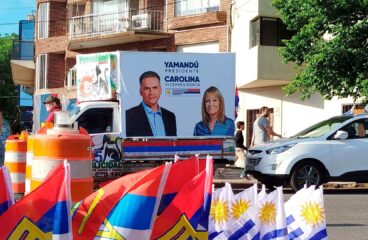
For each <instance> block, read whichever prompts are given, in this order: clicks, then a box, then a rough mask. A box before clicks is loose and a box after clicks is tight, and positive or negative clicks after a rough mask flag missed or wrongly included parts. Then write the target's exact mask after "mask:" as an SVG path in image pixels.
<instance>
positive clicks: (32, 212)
mask: <svg viewBox="0 0 368 240" xmlns="http://www.w3.org/2000/svg"><path fill="white" fill-rule="evenodd" d="M2 171H3V169H2ZM3 172H4V171H3ZM9 183H11V182H10V180H9V179H7V178H3V177H1V178H0V184H1V185H3V186H4V185H7V186H8V185H9ZM1 191H2V192H1V195H3V194H5V193H4V191H3V188H1ZM1 199H2V200H3V199H4V198H3V196H2V197H1ZM7 201H8V202H11V200H10V199H9V198H8V199H7ZM70 208H71V200H70V167H69V164H67V163H64V164H61V165H60V166H58V167H56V168H54V169H53V170H52V171H51V172H50V173H49V174H48V176H47V177H46V178H45V180H44V182H43V184H41V185H40V186H39V187H38V188H37V189H35V190H34V191H32V192H31V193H29V194H28V195H26V196H25V197H24V198H22V199H21V200H19V201H18V202H16V203H15V204H13V205H11V206H10V207H9V208H8V209H7V210H5V211H4V212H3V213H2V214H1V215H0V226H1V228H0V239H72V235H71V234H72V232H71V217H70V214H69V213H70Z"/></svg>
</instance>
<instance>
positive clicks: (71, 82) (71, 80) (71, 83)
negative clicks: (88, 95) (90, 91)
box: [66, 68, 77, 90]
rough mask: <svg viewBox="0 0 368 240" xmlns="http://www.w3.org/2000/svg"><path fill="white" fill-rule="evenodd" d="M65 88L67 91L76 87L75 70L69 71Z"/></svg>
mask: <svg viewBox="0 0 368 240" xmlns="http://www.w3.org/2000/svg"><path fill="white" fill-rule="evenodd" d="M66 86H67V88H68V90H70V89H72V88H76V87H77V70H76V69H75V68H71V69H69V71H68V77H67V83H66Z"/></svg>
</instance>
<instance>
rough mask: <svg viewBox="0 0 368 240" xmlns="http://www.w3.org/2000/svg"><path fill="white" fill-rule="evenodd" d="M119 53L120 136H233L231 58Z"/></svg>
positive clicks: (193, 54)
mask: <svg viewBox="0 0 368 240" xmlns="http://www.w3.org/2000/svg"><path fill="white" fill-rule="evenodd" d="M119 55H120V61H119V62H120V74H121V75H120V78H121V81H120V83H121V89H120V90H121V92H120V98H121V102H122V103H123V104H122V105H121V114H122V118H121V126H122V132H121V135H122V137H124V138H125V137H145V138H173V137H178V138H219V137H220V138H224V137H233V135H234V131H235V129H234V128H235V127H234V108H235V104H234V101H235V99H234V89H235V55H234V54H232V53H215V54H211V53H209V54H205V53H200V54H198V53H174V52H172V53H168V52H165V53H160V52H155V53H154V52H119Z"/></svg>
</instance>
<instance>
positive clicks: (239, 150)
mask: <svg viewBox="0 0 368 240" xmlns="http://www.w3.org/2000/svg"><path fill="white" fill-rule="evenodd" d="M244 126H245V125H244V122H243V121H239V122H237V123H236V128H237V129H238V130H237V131H236V133H235V137H234V140H235V147H236V149H235V154H236V159H235V166H237V167H244V156H245V155H244V151H245V150H247V147H246V146H244V136H243V130H244Z"/></svg>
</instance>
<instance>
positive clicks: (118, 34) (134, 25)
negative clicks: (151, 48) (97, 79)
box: [69, 10, 170, 50]
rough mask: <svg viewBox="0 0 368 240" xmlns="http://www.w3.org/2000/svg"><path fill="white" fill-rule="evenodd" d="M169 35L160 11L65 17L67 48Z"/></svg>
mask: <svg viewBox="0 0 368 240" xmlns="http://www.w3.org/2000/svg"><path fill="white" fill-rule="evenodd" d="M168 36H170V35H169V34H168V33H166V31H164V12H163V11H157V10H139V11H138V10H131V11H128V12H115V13H109V14H103V15H95V14H90V15H84V16H78V17H72V18H70V19H69V50H73V49H81V48H91V47H99V46H106V45H114V44H123V43H129V42H135V41H142V40H143V41H144V40H153V39H160V38H166V37H168Z"/></svg>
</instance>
